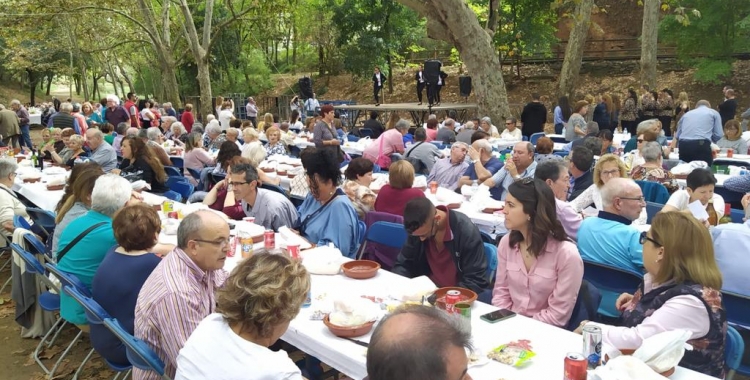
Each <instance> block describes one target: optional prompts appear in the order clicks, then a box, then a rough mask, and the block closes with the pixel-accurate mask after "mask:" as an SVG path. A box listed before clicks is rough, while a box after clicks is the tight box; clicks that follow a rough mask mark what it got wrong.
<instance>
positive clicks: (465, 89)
mask: <svg viewBox="0 0 750 380" xmlns="http://www.w3.org/2000/svg"><path fill="white" fill-rule="evenodd" d="M458 91H459V95H460V96H462V97H463V98H464V103H466V102H467V101H468V100H469V95H471V77H470V76H468V75H461V76H460V77H458Z"/></svg>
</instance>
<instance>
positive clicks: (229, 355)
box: [175, 313, 302, 380]
mask: <svg viewBox="0 0 750 380" xmlns="http://www.w3.org/2000/svg"><path fill="white" fill-rule="evenodd" d="M190 379H195V380H204V379H211V380H287V379H289V380H301V379H302V373H301V372H300V370H299V368H297V366H296V365H295V364H294V362H293V361H292V359H290V358H289V355H287V353H286V352H285V351H284V350H279V351H277V352H273V351H271V350H269V349H268V347H263V346H259V345H257V344H255V343H252V342H250V341H248V340H245V339H243V338H241V337H240V336H239V335H237V334H235V333H234V331H232V329H231V328H230V327H229V324H228V323H227V322H226V320H225V319H224V317H223V316H222V315H221V314H218V313H214V314H210V315H209V316H208V317H206V318H205V319H204V320H203V321H201V323H200V324H199V325H198V327H197V328H196V329H195V331H193V333H192V334H191V335H190V338H188V340H187V342H185V346H184V347H182V349H181V350H180V354H179V356H177V374H176V376H175V380H190Z"/></svg>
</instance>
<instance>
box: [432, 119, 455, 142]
mask: <svg viewBox="0 0 750 380" xmlns="http://www.w3.org/2000/svg"><path fill="white" fill-rule="evenodd" d="M435 140H437V141H440V142H442V143H443V144H452V143H454V142H456V122H455V121H454V120H453V119H445V120H444V121H443V126H442V127H440V129H438V132H437V137H435Z"/></svg>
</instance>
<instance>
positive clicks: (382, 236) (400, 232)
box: [359, 221, 407, 268]
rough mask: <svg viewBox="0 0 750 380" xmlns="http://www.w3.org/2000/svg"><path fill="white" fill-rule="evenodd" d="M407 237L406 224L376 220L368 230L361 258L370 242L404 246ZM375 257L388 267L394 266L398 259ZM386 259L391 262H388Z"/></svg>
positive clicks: (389, 245) (398, 246)
mask: <svg viewBox="0 0 750 380" xmlns="http://www.w3.org/2000/svg"><path fill="white" fill-rule="evenodd" d="M406 238H407V234H406V230H405V229H404V226H403V225H402V224H398V223H391V222H382V221H381V222H375V223H373V224H372V225H371V226H370V228H369V229H368V230H367V234H366V237H365V241H364V243H363V244H362V249H361V250H360V254H359V258H362V255H363V254H364V252H365V249H366V248H367V243H368V242H373V243H378V244H382V245H384V246H387V247H391V248H401V247H403V246H404V243H406ZM395 253H396V255H398V251H396V252H395ZM374 259H375V261H377V262H379V263H380V265H383V266H384V267H387V268H390V267H391V266H393V263H394V262H395V261H396V257H387V258H380V259H379V258H378V257H375V258H374ZM386 260H388V261H391V262H386Z"/></svg>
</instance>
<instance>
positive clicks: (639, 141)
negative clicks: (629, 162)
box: [635, 139, 643, 144]
mask: <svg viewBox="0 0 750 380" xmlns="http://www.w3.org/2000/svg"><path fill="white" fill-rule="evenodd" d="M635 141H638V144H641V143H643V139H638V140H635Z"/></svg>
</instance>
